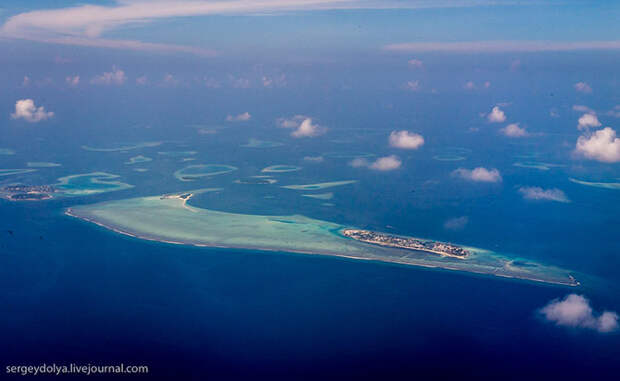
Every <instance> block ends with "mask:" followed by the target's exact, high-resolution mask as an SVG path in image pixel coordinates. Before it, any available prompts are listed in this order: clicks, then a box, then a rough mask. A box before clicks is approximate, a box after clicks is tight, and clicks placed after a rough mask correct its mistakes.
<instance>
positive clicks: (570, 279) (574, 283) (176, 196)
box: [64, 192, 580, 287]
mask: <svg viewBox="0 0 620 381" xmlns="http://www.w3.org/2000/svg"><path fill="white" fill-rule="evenodd" d="M187 193H189V196H188V197H187V198H183V197H180V195H179V194H171V195H165V196H162V197H166V198H174V199H178V200H181V201H182V204H183V206H184V207H186V208H191V207H190V206H188V205H186V203H187V200H189V199H190V198H191V197H192V196H193V193H190V192H187ZM187 193H183V194H187ZM64 214H65V215H67V216H70V217H73V218H77V219H79V220H82V221H86V222H89V223H93V224H95V225H97V226H99V227H102V228H104V229H106V230H109V231H113V232H115V233H118V234H122V235H125V236H129V237H132V238H137V239H141V240H146V241H151V242H160V243H166V244H173V245H186V246H192V247H206V248H215V249H241V250H256V251H265V252H284V253H287V252H288V253H293V254H302V255H320V256H331V257H339V258H347V259H353V260H364V261H375V262H383V263H392V264H399V265H404V266H415V267H422V268H431V269H442V270H449V271H458V272H462V273H473V274H479V275H488V276H497V277H502V278H508V279H518V280H525V281H532V282H537V283H545V284H551V285H558V286H568V287H577V286H579V285H580V283H579V282H578V281H577V280H576V279H575V278H574V277H573V276H572V275H568V280H567V281H561V280H549V279H542V278H539V277H535V276H519V275H516V274H515V275H510V274H504V273H501V272H497V271H482V270H479V269H475V268H472V269H467V270H464V269H461V268H458V267H456V266H450V265H449V264H448V263H445V264H444V263H438V264H427V263H412V262H407V261H404V260H399V259H392V258H388V257H381V256H378V257H363V256H354V255H346V254H342V253H332V252H317V251H310V250H299V249H297V250H296V249H275V248H268V247H252V246H244V245H220V244H207V243H197V242H191V241H175V240H170V239H163V238H158V237H154V236H149V235H141V234H138V233H133V232H129V231H127V230H123V229H120V228H117V227H114V226H111V225H109V224H106V223H103V222H100V221H97V220H95V219H93V218H89V217H85V216H81V215H78V214H75V212H74V211H73V210H72V208H67V209H66V210H65V212H64ZM343 237H344V238H348V237H345V236H343ZM411 251H423V250H411ZM461 259H463V258H461Z"/></svg>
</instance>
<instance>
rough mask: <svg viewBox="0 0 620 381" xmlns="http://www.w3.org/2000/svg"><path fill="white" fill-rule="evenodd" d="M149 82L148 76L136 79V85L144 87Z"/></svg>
mask: <svg viewBox="0 0 620 381" xmlns="http://www.w3.org/2000/svg"><path fill="white" fill-rule="evenodd" d="M148 82H149V79H148V78H147V76H146V75H143V76H141V77H138V78H136V85H140V86H144V85H146V84H147V83H148Z"/></svg>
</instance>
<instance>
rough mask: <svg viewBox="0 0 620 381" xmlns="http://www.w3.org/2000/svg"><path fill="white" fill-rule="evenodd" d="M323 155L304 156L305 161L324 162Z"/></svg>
mask: <svg viewBox="0 0 620 381" xmlns="http://www.w3.org/2000/svg"><path fill="white" fill-rule="evenodd" d="M323 160H325V159H323V156H305V157H304V161H309V162H312V163H322V162H323Z"/></svg>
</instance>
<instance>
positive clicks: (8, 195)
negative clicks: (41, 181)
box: [0, 184, 56, 201]
mask: <svg viewBox="0 0 620 381" xmlns="http://www.w3.org/2000/svg"><path fill="white" fill-rule="evenodd" d="M54 192H56V188H54V187H53V186H51V185H21V184H18V185H7V186H5V187H2V188H1V189H0V197H2V198H5V199H7V200H11V201H40V200H49V199H50V198H52V193H54Z"/></svg>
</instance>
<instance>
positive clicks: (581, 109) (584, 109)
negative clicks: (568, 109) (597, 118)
mask: <svg viewBox="0 0 620 381" xmlns="http://www.w3.org/2000/svg"><path fill="white" fill-rule="evenodd" d="M573 111H578V112H587V113H588V114H596V112H595V111H594V110H592V109H591V108H590V107H588V106H585V105H573Z"/></svg>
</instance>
